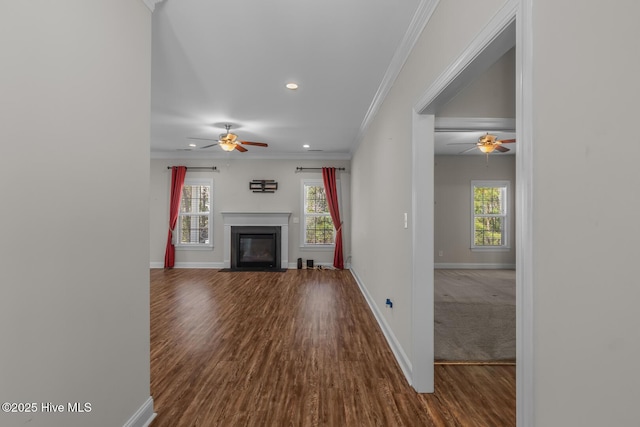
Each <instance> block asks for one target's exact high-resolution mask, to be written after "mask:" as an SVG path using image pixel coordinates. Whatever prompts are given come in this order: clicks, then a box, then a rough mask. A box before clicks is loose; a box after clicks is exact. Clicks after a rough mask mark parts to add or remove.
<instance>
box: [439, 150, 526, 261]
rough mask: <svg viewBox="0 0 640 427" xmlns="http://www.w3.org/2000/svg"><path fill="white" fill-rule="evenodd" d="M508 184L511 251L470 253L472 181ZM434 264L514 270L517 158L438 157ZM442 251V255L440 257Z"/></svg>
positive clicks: (503, 156) (504, 156)
mask: <svg viewBox="0 0 640 427" xmlns="http://www.w3.org/2000/svg"><path fill="white" fill-rule="evenodd" d="M472 180H507V181H509V182H510V183H511V185H510V190H511V192H510V194H509V195H508V196H507V197H508V201H509V205H508V209H509V211H510V212H511V217H510V222H509V227H508V234H507V235H508V236H509V237H508V238H509V246H510V249H509V250H498V251H487V250H481V251H478V250H476V251H473V250H471V215H472V212H471V208H472V206H471V181H472ZM434 184H435V189H434V196H435V207H434V215H435V217H434V222H435V227H434V243H435V248H434V249H435V254H434V263H435V264H436V268H489V267H491V268H514V267H515V262H516V257H515V254H516V251H515V248H516V246H515V219H516V216H515V188H516V169H515V156H507V155H501V154H498V155H495V154H494V155H490V156H489V158H488V159H487V158H486V157H485V156H436V157H435V169H434ZM440 251H442V255H440Z"/></svg>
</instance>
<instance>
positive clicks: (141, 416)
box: [123, 396, 157, 427]
mask: <svg viewBox="0 0 640 427" xmlns="http://www.w3.org/2000/svg"><path fill="white" fill-rule="evenodd" d="M156 415H157V414H156V413H155V412H153V397H151V396H149V398H148V399H147V401H146V402H144V403H143V404H142V406H141V407H140V408H138V410H137V411H136V413H135V414H133V415H132V416H131V418H129V420H128V421H127V422H126V423H124V426H123V427H148V426H149V424H151V421H153V419H154V418H155V417H156Z"/></svg>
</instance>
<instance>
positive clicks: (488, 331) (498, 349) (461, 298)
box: [434, 270, 516, 361]
mask: <svg viewBox="0 0 640 427" xmlns="http://www.w3.org/2000/svg"><path fill="white" fill-rule="evenodd" d="M515 283H516V280H515V271H514V270H436V271H435V283H434V298H435V299H434V301H435V317H434V321H435V335H434V341H435V342H434V345H435V359H436V360H445V361H503V360H509V361H512V360H515V358H516V309H515V302H516V298H515V291H516V287H515Z"/></svg>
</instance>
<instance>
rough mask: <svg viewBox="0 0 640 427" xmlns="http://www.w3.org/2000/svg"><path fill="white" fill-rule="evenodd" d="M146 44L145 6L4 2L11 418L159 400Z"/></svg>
mask: <svg viewBox="0 0 640 427" xmlns="http://www.w3.org/2000/svg"><path fill="white" fill-rule="evenodd" d="M150 43H151V12H150V11H149V9H148V8H147V7H146V6H145V5H144V3H143V2H142V1H131V0H94V1H91V2H87V1H83V0H71V1H64V2H46V1H45V2H25V1H21V0H6V1H2V2H1V3H0V52H2V66H1V67H0V93H1V94H2V95H1V98H2V102H1V103H0V122H1V123H0V140H1V141H2V143H1V145H2V147H1V149H0V150H1V151H2V154H0V174H2V179H0V195H1V199H2V209H0V223H2V224H3V233H2V236H3V245H2V246H3V248H2V249H1V250H0V251H1V252H2V254H1V256H0V272H1V279H0V281H1V286H0V287H1V289H2V298H0V324H1V325H3V335H2V351H1V356H0V357H1V360H2V364H1V366H0V401H2V402H16V403H31V402H34V403H36V407H35V409H36V412H32V413H24V412H23V413H5V412H4V411H3V412H0V425H2V426H18V425H20V426H22V425H29V426H33V427H36V426H39V427H81V426H82V427H84V426H114V427H117V426H123V425H125V423H127V420H130V419H131V417H132V416H134V414H135V413H136V411H138V410H139V409H140V408H142V407H143V406H145V404H147V403H148V402H149V399H150V386H149V384H150V374H149V372H150V370H149V270H148V266H149V265H148V252H149V228H148V194H149V106H150V93H149V91H150V89H149V88H150V52H151V46H150ZM42 403H51V404H55V405H63V408H64V412H63V413H60V412H58V413H51V412H46V411H45V410H43V407H42ZM68 403H71V404H74V403H79V404H80V408H82V409H83V410H84V411H85V412H84V413H71V412H69V406H68ZM85 403H88V404H90V407H87V406H85ZM87 409H90V412H89V411H87Z"/></svg>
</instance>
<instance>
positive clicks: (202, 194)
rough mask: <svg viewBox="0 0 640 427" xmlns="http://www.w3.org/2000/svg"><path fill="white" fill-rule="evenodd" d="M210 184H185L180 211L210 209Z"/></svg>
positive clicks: (197, 211)
mask: <svg viewBox="0 0 640 427" xmlns="http://www.w3.org/2000/svg"><path fill="white" fill-rule="evenodd" d="M210 191H211V189H210V187H209V186H208V185H185V186H184V188H183V189H182V200H181V202H180V212H185V213H189V212H194V213H206V212H209V209H210V197H209V194H210Z"/></svg>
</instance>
